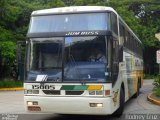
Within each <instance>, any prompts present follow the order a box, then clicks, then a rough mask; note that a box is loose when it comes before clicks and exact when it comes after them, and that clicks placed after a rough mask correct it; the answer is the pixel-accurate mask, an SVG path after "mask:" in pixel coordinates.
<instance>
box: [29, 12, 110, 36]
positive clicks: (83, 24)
mask: <svg viewBox="0 0 160 120" xmlns="http://www.w3.org/2000/svg"><path fill="white" fill-rule="evenodd" d="M107 18H108V17H107V13H90V14H89V13H88V14H65V15H50V16H34V17H32V19H31V24H30V29H29V33H36V32H66V31H87V30H107V20H108V19H107Z"/></svg>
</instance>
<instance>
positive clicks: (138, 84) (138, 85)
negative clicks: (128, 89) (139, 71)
mask: <svg viewBox="0 0 160 120" xmlns="http://www.w3.org/2000/svg"><path fill="white" fill-rule="evenodd" d="M139 91H140V80H138V82H137V92H136V93H135V94H134V95H133V98H137V97H138V96H139Z"/></svg>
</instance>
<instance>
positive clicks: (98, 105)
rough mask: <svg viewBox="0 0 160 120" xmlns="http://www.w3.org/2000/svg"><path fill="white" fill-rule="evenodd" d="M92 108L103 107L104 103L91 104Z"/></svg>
mask: <svg viewBox="0 0 160 120" xmlns="http://www.w3.org/2000/svg"><path fill="white" fill-rule="evenodd" d="M90 107H103V103H90Z"/></svg>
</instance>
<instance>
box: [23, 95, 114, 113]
mask: <svg viewBox="0 0 160 120" xmlns="http://www.w3.org/2000/svg"><path fill="white" fill-rule="evenodd" d="M24 102H25V109H26V111H29V112H33V111H38V112H43V113H46V112H47V113H57V114H84V115H109V114H112V113H113V101H112V98H111V97H40V96H24ZM28 102H33V104H28ZM32 108H33V109H32Z"/></svg>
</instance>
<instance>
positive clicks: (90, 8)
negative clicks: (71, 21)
mask: <svg viewBox="0 0 160 120" xmlns="http://www.w3.org/2000/svg"><path fill="white" fill-rule="evenodd" d="M98 11H112V12H114V13H116V14H117V12H116V11H115V10H114V9H113V8H111V7H104V6H70V7H60V8H51V9H44V10H37V11H33V12H32V15H33V16H34V15H47V14H63V13H77V12H98Z"/></svg>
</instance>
